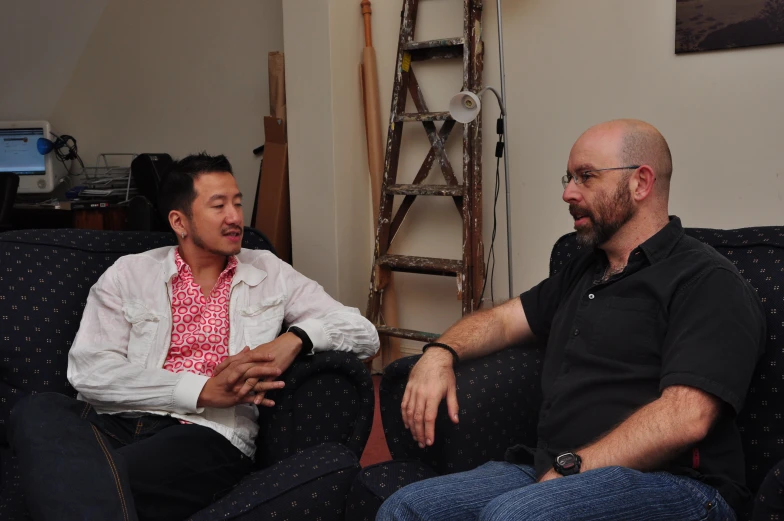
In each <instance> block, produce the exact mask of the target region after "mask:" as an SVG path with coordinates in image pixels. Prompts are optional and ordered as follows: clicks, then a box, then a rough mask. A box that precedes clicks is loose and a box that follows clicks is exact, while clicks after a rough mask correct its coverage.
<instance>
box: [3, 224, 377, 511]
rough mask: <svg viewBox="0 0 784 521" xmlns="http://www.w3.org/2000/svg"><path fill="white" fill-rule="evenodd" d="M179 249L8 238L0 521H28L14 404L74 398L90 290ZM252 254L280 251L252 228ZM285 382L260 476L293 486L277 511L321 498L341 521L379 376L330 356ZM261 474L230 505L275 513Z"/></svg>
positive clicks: (162, 241) (269, 414)
mask: <svg viewBox="0 0 784 521" xmlns="http://www.w3.org/2000/svg"><path fill="white" fill-rule="evenodd" d="M172 244H175V238H174V236H173V235H172V234H170V233H162V232H109V231H91V230H71V229H59V230H26V231H12V232H6V233H2V234H0V519H3V520H8V521H16V520H20V519H26V518H27V515H26V513H25V509H24V506H23V499H22V496H21V492H20V490H19V478H18V468H17V465H16V459H15V458H14V457H13V456H12V454H11V451H10V449H9V448H8V445H7V441H6V425H7V421H8V417H9V413H10V411H11V409H12V408H13V406H14V404H15V403H16V402H17V401H18V400H19V399H20V398H22V397H24V396H25V395H27V394H30V393H38V392H60V393H63V394H67V395H70V396H74V395H75V392H74V389H73V388H71V386H70V385H69V384H68V381H67V379H66V368H67V356H68V349H69V348H70V346H71V342H72V340H73V338H74V336H75V335H76V331H77V329H78V327H79V321H80V317H81V314H82V311H83V309H84V305H85V301H86V299H87V295H88V292H89V290H90V287H91V286H92V285H93V284H94V283H95V281H96V280H97V279H98V277H100V275H101V274H102V273H103V272H104V271H105V270H106V269H107V268H108V267H109V266H110V265H111V264H112V263H113V262H114V261H115V260H117V258H119V257H120V256H122V255H127V254H130V253H138V252H142V251H146V250H149V249H152V248H157V247H161V246H167V245H172ZM243 247H245V248H252V249H269V250H272V247H271V245H270V243H269V242H268V241H267V239H266V238H265V237H264V236H263V235H262V234H261V233H260V232H258V231H257V230H253V229H250V228H246V229H245V236H244V238H243ZM283 378H284V380H285V381H286V386H285V388H284V389H282V390H280V391H278V392H276V393H271V394H270V397H271V398H274V399H275V401H276V407H275V408H273V409H264V410H263V411H262V414H261V417H260V420H259V422H260V426H261V432H260V438H259V443H258V446H259V451H258V458H257V459H258V460H259V464H260V466H264V467H266V466H268V465H273V464H276V466H275V467H274V468H275V469H278V470H277V471H276V472H278V474H276V475H275V483H276V484H281V483H285V484H286V487H287V488H286V490H287V491H288V492H287V493H286V494H282V493H279V494H277V495H268V496H264V497H266V498H267V499H269V501H273V500H275V499H276V498H277V499H278V500H282V499H281V498H288V497H291V495H292V494H293V495H295V496H297V495H299V496H298V497H304V496H303V494H305V495H308V496H310V495H312V494H314V493H315V494H319V493H320V494H322V495H323V496H324V497H329V498H331V499H330V501H331V504H332V505H333V508H332V509H328V510H324V511H323V512H321V514H323V517H322V518H323V519H325V520H327V519H340V518H342V516H343V508H344V502H345V496H346V494H347V492H348V489H349V486H350V483H351V480H352V479H353V478H354V475H355V474H356V472H357V471H358V470H359V467H358V464H357V461H358V459H359V457H360V456H361V454H362V451H363V450H364V447H365V443H366V442H367V439H368V436H369V433H370V428H371V425H372V419H373V407H374V399H373V384H372V382H371V380H370V376H369V375H368V373H367V371H366V369H365V367H364V366H363V365H362V363H361V362H359V361H358V360H357V359H356V357H355V356H353V355H349V354H346V353H324V354H318V355H315V356H313V357H309V358H308V359H306V360H302V361H300V362H297V363H295V364H294V365H293V366H292V367H291V368H290V369H289V371H287V372H286V374H284V375H283ZM319 444H324V445H319ZM307 450H309V451H310V452H308V453H307V455H303V454H305V452H303V451H307ZM293 458H299V459H293ZM302 458H304V459H302ZM313 458H315V459H313ZM319 458H321V459H319ZM290 460H291V461H290ZM302 461H306V462H316V461H320V462H321V463H318V464H317V465H316V470H313V471H312V472H310V474H309V475H310V476H311V477H310V478H309V479H308V480H304V481H301V482H298V481H297V478H296V476H294V477H292V476H290V475H289V474H288V473H289V472H291V473H293V474H297V475H300V474H302V473H301V472H300V471H299V470H296V469H295V466H296V465H295V463H296V462H302ZM271 468H273V467H271ZM292 469H294V470H292ZM259 472H261V473H262V474H260V475H259V476H257V475H255V474H254V475H252V476H249V477H248V478H246V480H244V481H243V482H242V484H241V486H238V487H237V488H236V489H235V490H233V491H232V492H231V493H230V494H229V495H228V496H226V497H225V498H224V500H223V501H224V502H226V501H228V502H229V503H231V502H236V503H237V504H240V503H241V504H243V505H247V504H252V505H254V508H256V507H258V508H260V509H261V510H260V512H267V513H268V512H270V511H271V510H269V508H268V507H266V506H265V507H262V506H261V503H265V501H267V500H266V499H265V500H264V501H261V502H259V501H260V500H259V493H260V491H259V490H255V489H254V487H255V486H257V485H258V486H261V487H266V486H272V485H270V479H272V478H270V474H269V472H270V470H269V469H266V472H267V473H266V474H264V472H265V470H261V471H259ZM313 472H315V473H316V475H314V474H313ZM276 486H277V485H276ZM300 486H302V487H303V488H302V489H300V488H299V487H300ZM251 498H253V499H252V500H251ZM265 504H266V503H265ZM213 506H216V507H217V504H216V505H213ZM210 508H212V507H210ZM270 508H271V507H270ZM276 508H277V507H276ZM207 510H209V509H207ZM280 511H281V512H283V511H284V510H280ZM294 511H296V510H293V511H292V512H294ZM221 512H222V513H221V514H220V516H221V517H214V516H211V515H210V514H209V513H205V512H201V513H199V515H198V516H197V518H198V519H224V518H225V517H223V516H224V514H225V513H226V511H225V510H221ZM297 512H298V511H297ZM235 514H236V517H233V518H234V519H255V518H257V517H258V518H259V519H260V518H261V517H264V518H265V519H266V518H267V517H268V516H266V514H261V513H259V514H256V513H255V512H254V511H253V508H247V509H244V510H242V512H239V511H237V512H235ZM232 515H234V514H232ZM243 516H244V517H243ZM253 516H256V517H253ZM282 519H285V517H283V518H282Z"/></svg>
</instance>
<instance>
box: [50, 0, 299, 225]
mask: <svg viewBox="0 0 784 521" xmlns="http://www.w3.org/2000/svg"><path fill="white" fill-rule="evenodd" d="M280 50H283V22H282V7H281V0H232V1H231V2H213V1H210V0H136V1H134V2H127V1H124V0H112V1H111V2H110V3H109V4H108V5H107V6H106V9H105V10H104V12H103V15H102V16H101V18H100V21H99V22H98V24H97V26H96V28H95V31H94V32H93V33H92V35H91V36H90V38H89V40H88V41H87V44H86V46H85V49H84V53H83V54H82V56H81V58H80V59H79V61H78V63H77V65H76V68H75V69H74V72H73V76H72V77H71V80H70V82H69V83H68V85H67V87H66V88H65V90H64V92H63V94H62V96H61V97H60V99H59V101H58V102H57V104H56V106H55V108H54V110H53V112H52V115H51V118H50V119H51V122H52V124H53V125H55V126H56V127H57V128H58V129H59V130H60V131H61V132H64V133H68V134H71V135H73V136H75V137H76V138H77V139H78V141H79V152H80V155H81V156H82V158H83V159H84V160H85V162H86V163H87V164H88V165H92V164H94V163H95V157H96V155H97V154H98V153H100V152H137V153H138V152H167V153H170V154H172V156H174V157H182V156H184V155H187V154H189V153H193V152H199V151H201V150H206V151H207V152H209V153H211V154H226V155H227V156H228V158H229V160H230V161H231V162H232V165H233V166H234V171H235V175H236V177H237V181H238V184H239V186H240V189H241V190H242V191H243V193H244V194H245V195H246V204H245V219H246V222H247V223H250V216H251V211H252V208H253V198H254V195H255V191H256V182H257V180H258V171H259V161H258V159H256V158H255V157H254V156H253V153H252V150H253V149H254V148H256V147H257V146H259V145H261V144H263V143H264V129H263V120H262V118H263V117H264V116H265V115H268V114H269V84H268V75H267V53H268V52H270V51H280Z"/></svg>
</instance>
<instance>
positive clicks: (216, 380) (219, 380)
mask: <svg viewBox="0 0 784 521" xmlns="http://www.w3.org/2000/svg"><path fill="white" fill-rule="evenodd" d="M248 351H249V348H247V347H246V348H245V349H243V350H242V351H241V352H240V353H238V354H236V355H233V356H231V357H229V358H228V359H227V360H226V362H228V364H226V365H223V364H222V365H223V368H222V370H221V371H220V372H219V373H218V374H217V375H215V376H213V377H212V378H210V379H209V380H207V383H206V384H204V387H203V388H202V390H201V394H199V399H198V401H197V402H196V406H197V407H218V408H225V407H232V406H234V405H237V404H240V403H254V399H255V398H256V397H255V396H254V395H251V394H248V393H249V392H250V390H251V389H249V388H247V387H243V388H242V389H241V390H240V391H239V392H237V391H235V389H234V386H235V383H236V382H237V380H238V379H239V378H241V377H243V376H245V377H247V378H258V379H259V380H264V379H265V378H269V377H271V378H276V377H278V376H280V369H278V368H277V367H275V366H274V365H271V364H269V363H267V362H272V361H273V360H274V359H275V357H274V356H273V355H272V354H270V353H263V354H262V353H254V354H253V355H250V353H248ZM283 385H284V383H283V382H282V381H280V380H272V381H265V382H259V383H258V384H257V385H256V390H257V392H258V391H263V392H266V391H271V390H273V389H280V388H282V387H283ZM260 386H261V389H259V387H260ZM265 401H267V402H270V405H274V404H272V403H271V400H268V399H266V398H265ZM265 405H267V404H265Z"/></svg>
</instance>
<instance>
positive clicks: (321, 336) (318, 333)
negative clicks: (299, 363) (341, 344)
mask: <svg viewBox="0 0 784 521" xmlns="http://www.w3.org/2000/svg"><path fill="white" fill-rule="evenodd" d="M291 326H292V327H294V326H296V327H298V328H300V329H301V330H302V331H304V332H305V333H307V334H308V338H310V341H311V342H313V352H317V351H327V350H329V349H332V342H331V341H330V340H329V336H327V332H326V331H325V330H324V322H323V321H322V320H319V319H317V318H308V319H306V320H303V321H302V322H297V323H296V324H291Z"/></svg>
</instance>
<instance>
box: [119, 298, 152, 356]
mask: <svg viewBox="0 0 784 521" xmlns="http://www.w3.org/2000/svg"><path fill="white" fill-rule="evenodd" d="M123 314H124V315H125V320H127V321H128V322H130V324H131V333H130V338H129V339H128V360H130V361H131V362H132V363H135V364H139V365H145V363H146V362H147V357H148V356H149V355H150V351H151V349H152V345H153V342H154V341H155V337H156V335H157V334H158V326H159V324H160V316H159V315H158V314H156V313H154V312H153V311H151V310H150V309H149V308H147V307H146V306H145V305H144V304H141V303H138V302H128V303H124V304H123Z"/></svg>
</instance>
